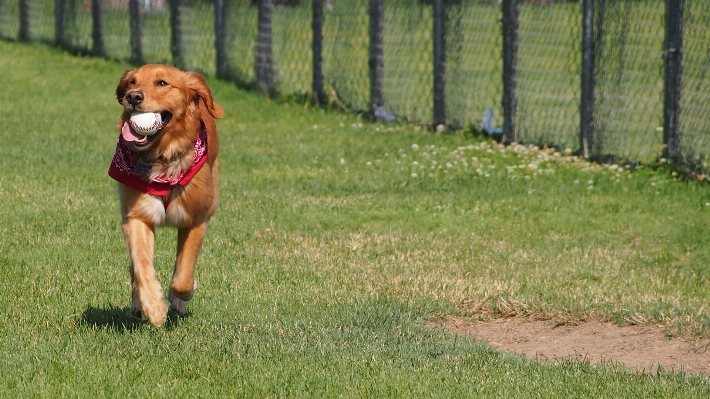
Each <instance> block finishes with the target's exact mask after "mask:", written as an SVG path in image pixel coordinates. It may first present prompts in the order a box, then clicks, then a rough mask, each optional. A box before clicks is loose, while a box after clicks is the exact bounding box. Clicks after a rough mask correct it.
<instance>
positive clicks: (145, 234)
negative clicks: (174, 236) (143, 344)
mask: <svg viewBox="0 0 710 399" xmlns="http://www.w3.org/2000/svg"><path fill="white" fill-rule="evenodd" d="M123 235H124V236H125V238H126V244H127V246H128V252H129V254H130V255H131V280H132V282H133V296H132V300H133V304H132V305H131V312H132V313H133V315H134V316H135V317H138V318H141V319H142V318H143V317H147V318H148V321H149V322H150V324H152V325H153V326H155V327H160V326H162V325H163V323H165V319H166V317H167V313H168V306H167V304H166V303H165V299H163V291H162V288H161V287H160V282H159V281H158V276H157V275H156V274H155V269H154V268H153V252H154V248H155V231H154V228H153V227H152V226H149V225H147V224H146V223H145V222H143V221H142V220H140V219H128V220H126V221H125V222H124V223H123ZM136 301H138V303H136Z"/></svg>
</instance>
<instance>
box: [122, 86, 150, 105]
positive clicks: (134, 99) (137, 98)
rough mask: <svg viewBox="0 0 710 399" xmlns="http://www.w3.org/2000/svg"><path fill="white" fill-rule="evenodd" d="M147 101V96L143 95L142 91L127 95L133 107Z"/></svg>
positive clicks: (131, 92) (127, 99)
mask: <svg viewBox="0 0 710 399" xmlns="http://www.w3.org/2000/svg"><path fill="white" fill-rule="evenodd" d="M144 99H145V96H144V95H143V92H142V91H140V90H131V91H129V92H128V93H126V101H128V103H129V104H131V105H138V104H140V103H142V102H143V100H144Z"/></svg>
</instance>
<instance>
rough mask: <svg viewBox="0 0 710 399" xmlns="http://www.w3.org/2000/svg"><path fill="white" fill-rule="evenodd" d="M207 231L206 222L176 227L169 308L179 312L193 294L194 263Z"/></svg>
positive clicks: (195, 286)
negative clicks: (176, 236)
mask: <svg viewBox="0 0 710 399" xmlns="http://www.w3.org/2000/svg"><path fill="white" fill-rule="evenodd" d="M206 231H207V222H206V221H205V222H202V223H200V224H197V225H195V226H191V227H187V228H181V229H178V247H177V259H176V260H175V270H174V272H173V278H172V281H171V282H170V308H171V309H172V310H175V311H177V312H179V313H181V314H184V313H185V310H186V307H187V305H188V303H189V302H190V299H192V296H193V295H195V290H196V289H197V282H196V281H195V263H196V262H197V255H198V254H199V253H200V248H201V247H202V240H203V239H204V237H205V232H206Z"/></svg>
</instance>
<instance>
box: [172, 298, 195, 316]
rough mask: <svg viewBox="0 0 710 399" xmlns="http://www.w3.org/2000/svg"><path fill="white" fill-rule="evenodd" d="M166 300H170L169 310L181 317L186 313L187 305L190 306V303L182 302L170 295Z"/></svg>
mask: <svg viewBox="0 0 710 399" xmlns="http://www.w3.org/2000/svg"><path fill="white" fill-rule="evenodd" d="M168 299H169V300H170V310H172V311H175V312H178V313H179V314H181V315H184V314H185V313H186V312H187V305H189V304H190V301H183V300H182V299H180V298H178V297H176V296H175V295H173V294H172V293H170V295H169V296H168Z"/></svg>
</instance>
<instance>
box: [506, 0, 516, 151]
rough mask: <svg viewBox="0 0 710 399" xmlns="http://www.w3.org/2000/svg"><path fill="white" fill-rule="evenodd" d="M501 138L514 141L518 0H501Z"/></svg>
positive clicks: (510, 141)
mask: <svg viewBox="0 0 710 399" xmlns="http://www.w3.org/2000/svg"><path fill="white" fill-rule="evenodd" d="M502 9H503V140H504V141H505V142H508V143H512V142H514V141H516V132H515V113H516V108H517V105H518V99H517V96H516V94H515V83H516V81H517V76H516V68H517V64H518V0H503V3H502Z"/></svg>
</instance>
